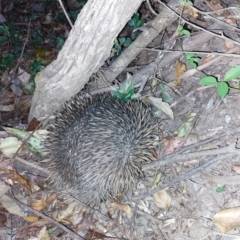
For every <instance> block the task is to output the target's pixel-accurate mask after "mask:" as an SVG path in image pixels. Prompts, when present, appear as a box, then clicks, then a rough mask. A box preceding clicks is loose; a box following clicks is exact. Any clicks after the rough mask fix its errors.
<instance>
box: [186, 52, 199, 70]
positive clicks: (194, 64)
mask: <svg viewBox="0 0 240 240" xmlns="http://www.w3.org/2000/svg"><path fill="white" fill-rule="evenodd" d="M185 56H186V59H187V62H188V64H190V65H191V66H192V67H193V68H195V69H196V68H197V66H198V65H197V63H198V62H199V60H200V58H199V57H197V56H196V55H195V54H194V53H186V54H185Z"/></svg>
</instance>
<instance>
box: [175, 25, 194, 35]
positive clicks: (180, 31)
mask: <svg viewBox="0 0 240 240" xmlns="http://www.w3.org/2000/svg"><path fill="white" fill-rule="evenodd" d="M178 35H179V36H190V35H191V32H190V31H188V30H187V29H185V28H184V27H183V25H178Z"/></svg>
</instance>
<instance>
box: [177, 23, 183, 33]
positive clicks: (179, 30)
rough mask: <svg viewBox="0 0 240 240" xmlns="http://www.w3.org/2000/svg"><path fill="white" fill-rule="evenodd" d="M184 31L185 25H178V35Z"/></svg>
mask: <svg viewBox="0 0 240 240" xmlns="http://www.w3.org/2000/svg"><path fill="white" fill-rule="evenodd" d="M182 30H183V25H178V33H180V32H181V31H182Z"/></svg>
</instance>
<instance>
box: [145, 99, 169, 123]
mask: <svg viewBox="0 0 240 240" xmlns="http://www.w3.org/2000/svg"><path fill="white" fill-rule="evenodd" d="M148 98H149V99H150V100H151V102H152V104H153V105H154V106H155V107H156V108H157V109H159V110H161V111H163V112H164V113H165V114H166V115H168V116H169V117H170V118H171V119H173V111H172V109H171V107H170V106H169V104H168V103H166V102H163V101H162V99H161V98H155V97H148ZM155 113H156V115H158V112H155Z"/></svg>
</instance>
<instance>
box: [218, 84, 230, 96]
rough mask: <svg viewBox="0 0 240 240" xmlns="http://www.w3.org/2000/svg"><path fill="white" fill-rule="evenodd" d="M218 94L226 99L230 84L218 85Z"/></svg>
mask: <svg viewBox="0 0 240 240" xmlns="http://www.w3.org/2000/svg"><path fill="white" fill-rule="evenodd" d="M217 92H218V95H219V96H220V97H221V98H225V97H226V95H227V94H228V84H227V83H226V82H218V83H217Z"/></svg>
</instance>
